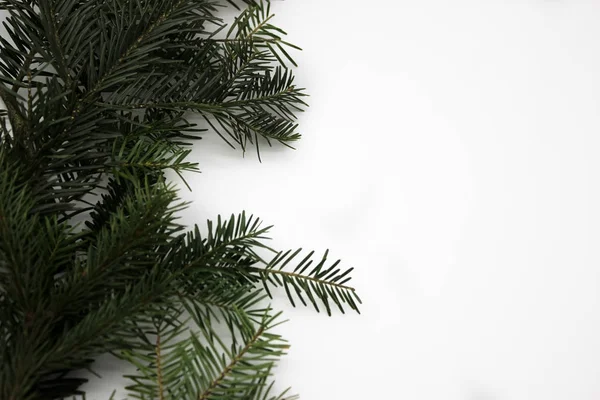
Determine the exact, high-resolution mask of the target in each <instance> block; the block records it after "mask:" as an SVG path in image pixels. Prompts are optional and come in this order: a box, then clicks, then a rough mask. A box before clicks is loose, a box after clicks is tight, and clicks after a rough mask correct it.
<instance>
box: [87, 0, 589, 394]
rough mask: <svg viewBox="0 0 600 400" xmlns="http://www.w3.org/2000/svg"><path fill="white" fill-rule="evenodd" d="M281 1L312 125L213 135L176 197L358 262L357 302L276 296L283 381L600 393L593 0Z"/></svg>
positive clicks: (396, 390)
mask: <svg viewBox="0 0 600 400" xmlns="http://www.w3.org/2000/svg"><path fill="white" fill-rule="evenodd" d="M273 7H274V9H275V11H276V13H277V17H276V19H275V22H276V24H277V25H279V26H281V27H283V28H285V29H286V30H287V31H288V32H289V33H290V41H292V42H294V43H297V44H299V45H300V46H302V47H303V48H304V49H305V50H304V51H303V52H302V53H299V54H296V55H295V56H296V59H297V61H298V62H299V64H300V68H299V69H298V70H297V82H298V83H299V84H300V85H302V86H306V87H307V88H308V90H309V92H310V94H311V98H310V99H309V102H310V105H311V108H310V110H309V111H308V112H306V113H305V114H303V115H302V117H301V121H300V122H301V127H302V132H303V133H304V138H303V140H302V141H301V142H300V143H299V144H298V146H297V147H298V149H297V151H295V152H294V151H289V150H284V149H282V148H278V149H275V150H272V151H265V152H264V153H263V163H262V164H259V163H258V162H257V160H256V158H255V156H254V154H253V153H251V152H250V153H248V154H247V155H246V157H245V158H242V157H241V156H240V154H239V153H237V152H235V151H231V150H229V149H228V148H227V147H226V146H225V144H224V143H222V142H221V141H219V139H217V138H215V137H207V138H206V139H205V140H204V141H203V142H201V143H199V146H198V151H197V152H196V153H195V154H194V157H193V158H194V159H196V160H197V161H198V162H200V165H201V169H202V171H203V173H202V174H200V175H196V176H192V177H190V183H191V184H192V186H193V189H194V191H193V193H184V194H185V196H186V198H188V199H193V200H194V204H193V205H192V207H191V208H190V209H189V210H188V213H187V215H188V216H189V221H190V223H191V222H203V220H204V219H206V218H212V217H214V216H215V215H216V214H218V213H222V214H226V215H227V214H230V213H232V212H238V211H241V210H243V209H245V210H247V212H252V213H254V214H256V215H259V216H260V217H261V218H263V219H264V220H265V221H266V222H267V223H273V224H275V225H276V227H275V229H274V231H273V237H274V238H275V240H274V244H275V245H277V246H279V247H281V248H288V247H297V246H303V247H305V248H314V249H317V250H323V249H325V248H330V249H331V254H332V256H333V257H340V258H342V259H343V261H344V262H345V265H348V266H350V265H351V266H354V267H356V270H355V273H354V277H355V279H354V281H353V282H354V284H355V286H356V287H357V289H358V290H359V293H360V295H361V296H362V298H363V300H364V306H363V308H362V312H363V314H362V315H361V316H357V315H353V314H350V315H347V316H343V317H342V316H334V317H332V318H328V317H326V316H325V315H317V314H314V313H313V312H312V311H311V310H310V309H291V308H290V307H286V303H285V300H284V299H283V297H281V298H280V299H279V300H281V301H279V303H278V306H279V307H280V308H283V309H285V310H286V316H287V317H289V318H290V319H291V321H290V322H289V323H287V324H285V325H284V326H283V327H282V328H281V332H283V333H284V334H285V336H286V337H287V338H288V339H289V340H290V341H291V343H292V348H291V350H290V353H289V355H288V356H287V357H286V358H285V359H284V361H283V363H282V364H281V365H280V367H279V369H278V371H277V381H278V385H279V386H280V387H285V386H287V385H292V386H293V389H294V392H296V393H299V394H301V395H302V398H303V399H313V400H326V399H327V400H331V399H344V400H353V399H357V400H358V399H361V400H364V399H383V398H385V399H410V400H441V399H444V400H571V399H577V400H597V399H598V398H600V379H599V377H600V307H599V306H600V304H599V303H600V301H599V300H600V299H599V294H598V290H599V285H600V268H599V261H600V253H599V250H598V244H599V243H600V212H599V210H598V205H599V204H600V188H599V185H600V176H599V175H600V159H599V158H598V151H599V150H600V135H599V133H600V115H599V113H598V110H599V106H600V45H599V44H598V38H599V37H600V24H598V20H599V19H600V3H599V2H595V1H587V2H585V1H575V0H573V1H568V0H564V1H560V0H555V1H543V0H521V1H508V0H505V1H501V0H495V1H492V0H478V1H464V0H455V1H441V0H440V1H433V0H421V1H397V0H396V1H391V0H385V1H383V0H380V1H377V2H366V1H355V0H352V1H350V0H343V1H342V0H327V1H322V0H320V1H317V0H286V1H283V2H276V3H274V5H273ZM107 372H109V374H108V375H109V376H110V375H111V374H112V375H113V376H117V374H118V371H114V370H113V371H108V370H107ZM118 381H119V380H118V379H105V380H104V382H103V385H105V386H104V388H108V387H110V388H111V389H112V387H114V385H115V384H117V382H118ZM95 388H96V389H98V390H97V391H94V392H92V393H90V396H89V397H88V398H90V399H94V398H98V399H104V398H106V396H104V395H103V394H102V393H103V389H102V387H99V386H95ZM108 392H110V390H108V389H107V390H105V391H104V393H108Z"/></svg>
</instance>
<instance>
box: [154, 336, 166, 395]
mask: <svg viewBox="0 0 600 400" xmlns="http://www.w3.org/2000/svg"><path fill="white" fill-rule="evenodd" d="M160 360H161V354H160V332H157V333H156V381H157V385H158V398H159V400H165V388H164V383H163V371H162V367H161V363H160Z"/></svg>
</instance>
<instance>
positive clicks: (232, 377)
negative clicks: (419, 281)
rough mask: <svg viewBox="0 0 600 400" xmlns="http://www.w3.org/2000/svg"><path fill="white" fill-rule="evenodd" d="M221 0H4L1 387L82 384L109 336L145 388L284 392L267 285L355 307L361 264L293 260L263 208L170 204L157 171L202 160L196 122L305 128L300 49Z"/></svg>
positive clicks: (256, 132)
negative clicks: (228, 11)
mask: <svg viewBox="0 0 600 400" xmlns="http://www.w3.org/2000/svg"><path fill="white" fill-rule="evenodd" d="M228 3H230V4H233V5H235V6H236V7H238V6H240V5H241V4H242V3H239V4H238V3H236V2H235V1H228ZM225 4H226V3H224V2H220V1H218V0H0V10H3V11H4V12H5V13H7V18H6V21H5V28H6V31H7V33H8V35H7V37H2V38H0V100H2V103H1V105H2V107H0V399H7V400H42V399H59V398H65V397H69V396H83V395H84V386H82V385H83V383H85V381H86V379H85V378H82V377H81V375H77V373H78V371H79V370H82V369H90V368H92V369H93V365H94V360H95V359H96V358H97V357H98V356H100V355H101V354H105V353H112V354H114V355H117V356H118V357H120V358H121V359H122V360H125V361H128V362H130V363H133V365H135V366H136V367H137V372H136V373H135V374H133V375H132V376H130V377H129V378H130V380H131V384H130V386H129V387H128V393H129V395H130V396H132V397H134V398H140V399H148V400H150V399H152V400H153V399H160V400H165V399H173V400H176V399H177V400H179V399H188V398H189V399H236V398H239V399H260V400H267V399H269V400H275V399H277V400H280V399H284V398H287V397H285V396H286V395H285V393H284V394H281V395H275V394H273V390H272V389H273V384H272V379H271V374H272V371H273V368H274V367H275V364H276V362H277V360H278V359H279V357H281V356H282V355H283V354H285V352H286V350H287V348H288V344H287V342H285V340H284V339H283V338H282V337H280V336H279V335H278V334H277V333H276V327H277V325H278V324H279V323H280V322H281V321H280V314H279V313H277V312H276V311H274V310H273V309H272V308H271V307H270V306H268V305H265V304H264V301H265V300H266V298H267V297H268V296H270V295H271V290H273V289H275V288H277V287H282V290H283V291H285V292H286V293H287V295H288V297H289V300H290V301H291V303H292V304H293V305H295V304H296V302H297V301H298V300H299V301H300V302H301V303H303V304H305V305H307V304H308V303H309V302H310V303H311V304H312V305H313V306H314V307H315V309H316V310H317V311H319V310H320V309H321V308H323V307H324V309H325V310H326V312H327V313H328V314H331V313H332V312H333V310H332V309H333V307H334V305H335V306H337V307H338V308H339V309H340V310H341V311H342V312H343V311H344V310H345V309H347V308H350V309H354V310H356V311H358V304H359V303H360V300H359V298H358V297H357V296H356V294H355V292H354V289H353V288H351V287H349V286H347V280H348V279H349V275H348V273H349V272H350V270H341V269H338V267H337V265H338V263H337V262H336V263H334V264H333V265H331V266H327V265H326V258H327V254H325V256H324V257H323V258H322V259H315V261H314V262H313V261H312V256H313V253H309V254H308V255H307V256H306V257H305V258H304V259H302V260H300V261H299V263H298V264H297V266H296V267H295V268H294V269H291V268H288V266H289V265H290V264H291V263H292V262H295V260H296V258H297V256H298V254H299V251H296V252H289V251H288V252H283V253H282V252H278V251H276V250H274V249H272V248H271V247H270V246H269V245H268V240H269V237H268V234H269V232H270V228H271V227H270V226H264V225H263V224H262V222H261V221H260V220H259V219H258V218H255V217H253V216H247V215H246V214H245V213H244V212H242V213H240V214H237V215H232V216H231V217H229V218H221V217H220V216H219V217H217V219H216V222H214V223H213V222H211V221H208V223H207V225H206V227H202V228H201V227H198V226H195V227H193V228H192V229H191V230H190V229H188V228H187V227H186V226H185V225H183V224H182V222H181V221H180V220H179V219H178V216H179V213H180V211H181V210H182V209H183V208H184V207H185V206H186V204H185V203H182V202H181V201H180V200H178V196H177V190H176V189H175V187H174V186H173V185H172V184H170V183H169V182H168V181H167V175H166V173H167V172H171V173H175V174H179V175H180V176H181V177H182V178H183V177H184V174H185V173H188V172H194V171H197V170H198V168H199V165H198V164H197V163H195V162H190V161H188V158H189V157H188V156H189V154H190V151H191V147H190V146H191V145H192V144H193V143H194V142H195V140H196V139H198V138H200V137H201V135H203V134H208V133H209V132H210V131H215V132H216V133H217V134H219V135H220V136H221V137H222V138H223V139H224V140H225V141H226V142H227V143H229V144H230V145H231V146H236V147H240V148H241V149H242V150H243V151H245V150H247V149H248V148H249V147H250V146H254V147H255V148H256V150H257V152H258V150H259V148H260V145H261V143H262V144H267V145H271V144H272V143H273V142H279V143H282V144H284V145H287V146H291V143H292V142H293V141H295V140H297V139H298V138H299V137H300V135H299V133H298V132H297V123H296V115H297V113H298V112H300V111H302V110H303V109H304V108H305V107H306V103H305V102H304V97H305V96H306V94H305V93H304V90H303V89H301V88H298V87H296V86H295V85H294V76H293V73H292V71H291V70H290V69H289V68H290V67H291V66H295V65H296V63H295V62H294V60H293V59H292V57H291V56H290V51H291V50H294V49H298V48H297V46H294V45H292V44H290V43H288V42H287V41H285V39H284V38H285V32H284V31H283V30H281V29H280V28H278V27H276V26H275V25H272V24H273V13H272V12H271V9H270V5H269V3H268V2H267V1H251V0H248V1H245V2H244V6H245V8H244V9H243V10H241V11H240V14H239V16H238V17H237V18H236V19H235V21H234V22H233V23H232V24H231V26H230V27H229V28H227V26H226V24H225V22H224V21H223V20H222V19H221V18H220V17H219V14H218V12H219V10H220V9H221V7H222V6H225ZM192 117H195V118H196V121H201V122H202V124H201V125H200V126H198V125H197V124H195V123H193V122H190V121H192V120H191V118H192ZM259 157H260V153H259ZM184 182H185V181H184ZM313 264H314V265H313ZM291 398H293V397H291Z"/></svg>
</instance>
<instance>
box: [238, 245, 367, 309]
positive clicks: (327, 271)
mask: <svg viewBox="0 0 600 400" xmlns="http://www.w3.org/2000/svg"><path fill="white" fill-rule="evenodd" d="M300 252H301V249H298V250H296V251H294V252H292V251H291V250H288V251H286V252H280V253H278V254H277V255H276V256H275V257H274V258H273V260H271V262H269V263H268V264H267V265H265V267H264V268H259V267H249V268H246V269H245V271H247V273H250V274H252V275H256V276H258V277H259V278H260V280H261V281H262V282H263V285H264V288H265V290H266V291H267V293H268V294H269V296H271V293H270V291H269V285H272V286H274V287H280V286H282V287H283V288H284V289H285V291H286V294H287V296H288V298H289V300H290V303H291V304H292V305H293V306H294V307H295V306H296V304H295V302H294V297H297V298H298V299H299V300H300V301H301V302H302V304H303V305H305V306H306V305H307V303H306V301H305V299H304V297H303V296H306V297H307V298H308V300H309V301H310V302H311V303H312V305H313V306H314V308H315V310H317V312H318V311H319V307H318V303H317V299H319V300H320V301H321V303H322V304H323V305H324V306H325V309H326V311H327V314H328V315H331V302H333V303H335V305H336V306H337V307H338V309H339V310H340V311H341V312H342V313H344V306H343V305H344V304H346V305H347V306H348V307H350V308H351V309H352V310H355V311H356V312H359V313H360V311H359V310H358V304H360V303H361V300H360V298H359V297H358V295H357V294H356V291H355V290H354V288H352V287H349V286H347V285H345V283H346V282H348V281H349V280H350V279H351V278H350V277H349V276H348V274H349V273H350V272H351V271H352V268H350V269H347V270H345V271H342V270H341V269H340V268H337V266H338V264H339V262H340V261H339V260H338V261H336V262H334V263H333V264H332V265H331V266H330V267H328V268H324V267H325V262H326V261H327V255H328V253H329V251H326V252H325V254H324V255H323V257H322V258H321V260H320V261H319V262H318V263H317V265H316V266H315V267H314V268H313V269H311V270H310V271H309V272H308V273H306V274H305V271H307V269H308V268H309V267H310V266H311V265H312V263H313V260H312V256H313V254H314V251H311V252H310V253H309V254H308V255H307V256H306V257H304V259H302V260H301V261H300V262H299V263H298V265H297V266H296V267H295V268H294V270H293V271H292V272H289V271H284V270H283V268H285V267H286V265H287V264H288V263H290V262H291V261H292V260H294V259H295V258H296V256H297V255H298V254H299V253H300ZM294 294H295V296H294Z"/></svg>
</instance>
